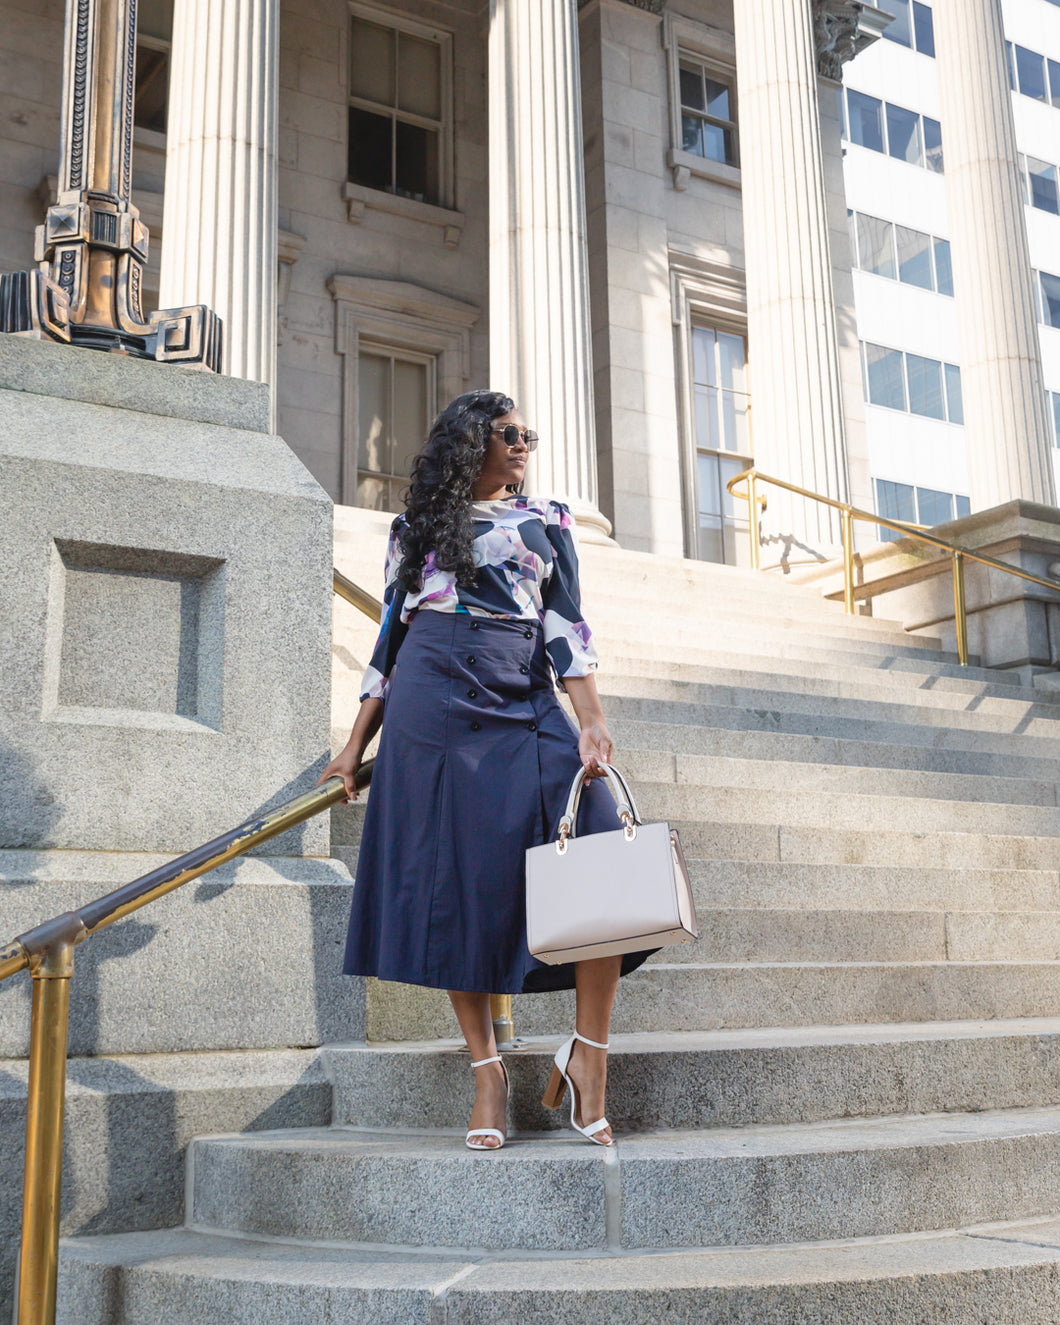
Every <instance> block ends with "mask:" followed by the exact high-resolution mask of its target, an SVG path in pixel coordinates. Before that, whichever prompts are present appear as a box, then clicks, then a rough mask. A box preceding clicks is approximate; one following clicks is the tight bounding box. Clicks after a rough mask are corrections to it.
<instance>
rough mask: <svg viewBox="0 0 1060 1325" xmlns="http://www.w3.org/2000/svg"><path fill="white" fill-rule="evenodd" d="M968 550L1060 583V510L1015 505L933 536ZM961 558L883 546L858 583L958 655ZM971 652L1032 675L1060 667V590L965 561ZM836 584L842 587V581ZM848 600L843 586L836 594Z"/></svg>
mask: <svg viewBox="0 0 1060 1325" xmlns="http://www.w3.org/2000/svg"><path fill="white" fill-rule="evenodd" d="M931 532H932V533H933V534H937V535H938V536H939V537H940V538H945V539H946V540H948V541H952V542H955V543H958V544H959V545H960V546H962V547H965V548H971V549H974V550H976V551H981V552H984V553H986V554H987V555H989V556H991V557H996V558H997V559H998V560H999V561H1005V562H1008V563H1010V564H1012V565H1014V566H1019V567H1020V568H1021V569H1022V570H1026V571H1029V572H1030V573H1031V574H1033V575H1042V576H1045V577H1047V578H1050V579H1055V580H1057V581H1060V511H1057V510H1056V509H1055V508H1053V507H1050V506H1042V505H1039V504H1037V503H1035V502H1027V501H1013V502H1007V503H1006V504H1005V505H1003V506H995V507H993V508H991V509H990V510H987V511H977V512H974V513H973V514H972V515H969V516H965V517H964V518H963V519H961V520H954V521H952V522H950V523H949V524H944V525H938V526H937V527H936V528H934V529H933V530H932V531H931ZM952 565H953V559H952V557H951V556H950V555H949V554H948V553H942V552H939V551H937V550H935V549H934V548H930V547H928V546H927V545H926V544H923V543H918V542H916V541H915V540H913V539H908V540H902V541H901V542H897V543H883V544H879V545H878V546H877V547H875V548H874V549H872V550H871V551H869V552H867V553H865V555H864V556H863V557H860V558H859V566H858V570H857V577H858V582H859V583H862V582H871V583H873V584H874V585H878V586H880V587H881V589H882V592H881V593H878V594H876V595H875V596H874V597H873V600H872V603H873V606H872V613H873V615H874V616H876V617H880V618H883V619H886V620H891V621H900V622H901V623H902V624H903V625H904V626H905V628H906V630H909V631H912V632H913V633H914V634H918V633H919V634H924V635H934V636H936V637H939V638H941V639H942V642H943V647H944V648H946V649H950V650H955V649H956V647H957V645H956V638H957V637H956V629H955V624H954V608H953V575H952ZM964 580H965V599H966V608H967V617H968V649H969V652H970V654H971V655H972V659H973V661H978V662H980V663H981V664H982V665H983V666H985V667H1008V668H1025V669H1027V672H1028V679H1029V676H1030V675H1031V674H1033V673H1036V672H1040V671H1042V670H1049V671H1050V672H1051V671H1053V670H1054V669H1056V668H1058V667H1060V589H1058V591H1057V592H1056V593H1055V594H1054V593H1051V592H1050V591H1049V590H1048V589H1045V588H1042V587H1041V586H1040V585H1036V584H1031V583H1029V582H1028V581H1026V580H1021V579H1019V578H1018V577H1017V576H1015V575H1008V574H1006V573H1005V572H1004V571H1000V570H996V569H994V568H992V567H989V566H982V565H977V564H976V563H975V562H973V561H971V560H967V559H966V560H965V572H964ZM836 585H837V586H841V577H837V579H836ZM832 592H833V596H839V597H841V596H842V588H841V587H838V588H837V589H833V591H832Z"/></svg>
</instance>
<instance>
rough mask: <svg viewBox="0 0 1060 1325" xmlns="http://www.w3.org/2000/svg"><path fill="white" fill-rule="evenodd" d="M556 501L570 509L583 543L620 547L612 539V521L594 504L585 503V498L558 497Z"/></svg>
mask: <svg viewBox="0 0 1060 1325" xmlns="http://www.w3.org/2000/svg"><path fill="white" fill-rule="evenodd" d="M556 500H557V501H561V502H563V504H564V506H568V507H569V508H570V513H571V515H573V516H574V523H575V524H576V525H577V526H578V537H579V538H580V539H581V541H582V542H583V543H597V544H600V545H601V546H603V547H618V544H617V543H616V542H615V540H614V539H613V538H612V537H611V521H610V520H609V519H608V518H607V516H606V515H604V513H603V512H602V511H600V510H598V509H597V507H595V506H594V505H593V504H592V502H588V501H585V500H584V498H580V497H561V496H558V497H557V498H556Z"/></svg>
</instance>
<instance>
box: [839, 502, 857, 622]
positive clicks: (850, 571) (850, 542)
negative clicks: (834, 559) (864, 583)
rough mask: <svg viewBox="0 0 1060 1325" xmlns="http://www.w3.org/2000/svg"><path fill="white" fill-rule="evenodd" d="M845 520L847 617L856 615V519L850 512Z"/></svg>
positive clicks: (844, 597)
mask: <svg viewBox="0 0 1060 1325" xmlns="http://www.w3.org/2000/svg"><path fill="white" fill-rule="evenodd" d="M842 518H843V606H844V607H845V608H846V612H847V616H853V615H854V610H855V609H854V517H853V515H852V514H851V512H850V511H849V510H844V511H843V512H842Z"/></svg>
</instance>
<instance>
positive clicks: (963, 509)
mask: <svg viewBox="0 0 1060 1325" xmlns="http://www.w3.org/2000/svg"><path fill="white" fill-rule="evenodd" d="M1057 3H1060V0H1057ZM953 500H954V504H955V505H956V507H957V519H958V520H962V519H963V518H964V517H965V516H966V515H971V513H972V503H971V502H970V501H969V500H968V498H967V497H961V496H960V495H958V496H956V497H954V499H953Z"/></svg>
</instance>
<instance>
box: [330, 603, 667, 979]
mask: <svg viewBox="0 0 1060 1325" xmlns="http://www.w3.org/2000/svg"><path fill="white" fill-rule="evenodd" d="M580 762H581V761H580V758H579V755H578V733H577V731H576V730H575V727H574V724H573V723H572V722H571V721H570V719H569V718H568V717H567V715H566V714H565V713H564V711H563V710H562V709H561V708H560V705H559V702H558V700H557V698H556V694H555V691H554V689H553V686H552V680H551V677H550V674H549V670H548V663H547V659H546V654H545V647H544V639H543V636H542V632H541V627H540V624H539V623H538V622H536V621H520V620H497V619H492V618H482V617H473V616H470V615H468V614H467V613H464V612H455V613H442V612H432V611H429V610H422V611H420V612H417V613H416V615H415V616H414V617H413V618H412V621H411V622H410V625H409V632H408V635H407V636H406V638H405V640H404V642H403V643H402V646H401V652H400V653H399V655H398V660H397V663H396V664H395V667H394V670H393V672H392V674H391V677H390V683H389V685H388V687H387V696H386V701H385V704H384V709H383V727H382V731H381V733H380V738H379V753H378V755H377V756H376V761H375V768H374V771H373V773H372V785H371V789H370V791H369V794H368V803H367V805H366V807H365V817H364V829H363V834H362V837H361V846H360V853H359V855H358V859H357V882H356V887H355V888H354V893H353V909H352V913H351V915H350V929H349V937H348V940H347V944H346V961H345V967H344V969H345V971H346V974H347V975H374V976H378V977H379V978H380V979H381V980H397V981H400V982H402V983H403V984H413V985H429V986H431V987H433V988H436V989H459V990H466V991H469V992H473V993H492V994H521V993H534V992H542V991H545V990H552V989H572V988H573V987H574V966H573V965H565V966H545V965H544V964H542V963H541V962H539V961H536V960H535V959H534V958H533V957H531V956H530V953H529V950H528V949H527V946H526V895H525V888H526V882H525V877H526V876H525V852H526V849H527V847H531V846H537V845H539V844H540V843H542V842H545V841H549V840H550V839H551V838H553V837H554V836H555V834H556V831H557V827H558V823H559V819H560V816H561V815H562V813H563V810H564V808H565V805H566V798H567V792H568V790H569V788H570V783H571V779H572V778H573V777H574V774H575V771H576V770H577V768H578V767H579V765H580ZM617 827H619V822H618V818H617V815H616V812H615V803H614V800H613V799H612V797H611V793H610V792H609V791H608V789H607V787H606V786H605V785H604V783H603V781H602V780H596V779H594V780H593V782H592V783H591V784H590V785H589V786H588V787H587V788H586V789H585V791H584V793H583V795H582V799H581V807H580V809H579V812H578V825H577V831H578V832H579V833H583V834H584V833H599V832H605V831H610V830H613V829H615V828H617ZM649 955H650V954H649V953H647V952H639V953H629V954H627V955H626V956H625V957H623V959H622V974H623V975H625V974H627V973H628V972H629V971H632V970H635V969H636V967H638V966H640V965H641V963H642V962H643V961H644V960H645V959H646V958H647V957H648V956H649Z"/></svg>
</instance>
